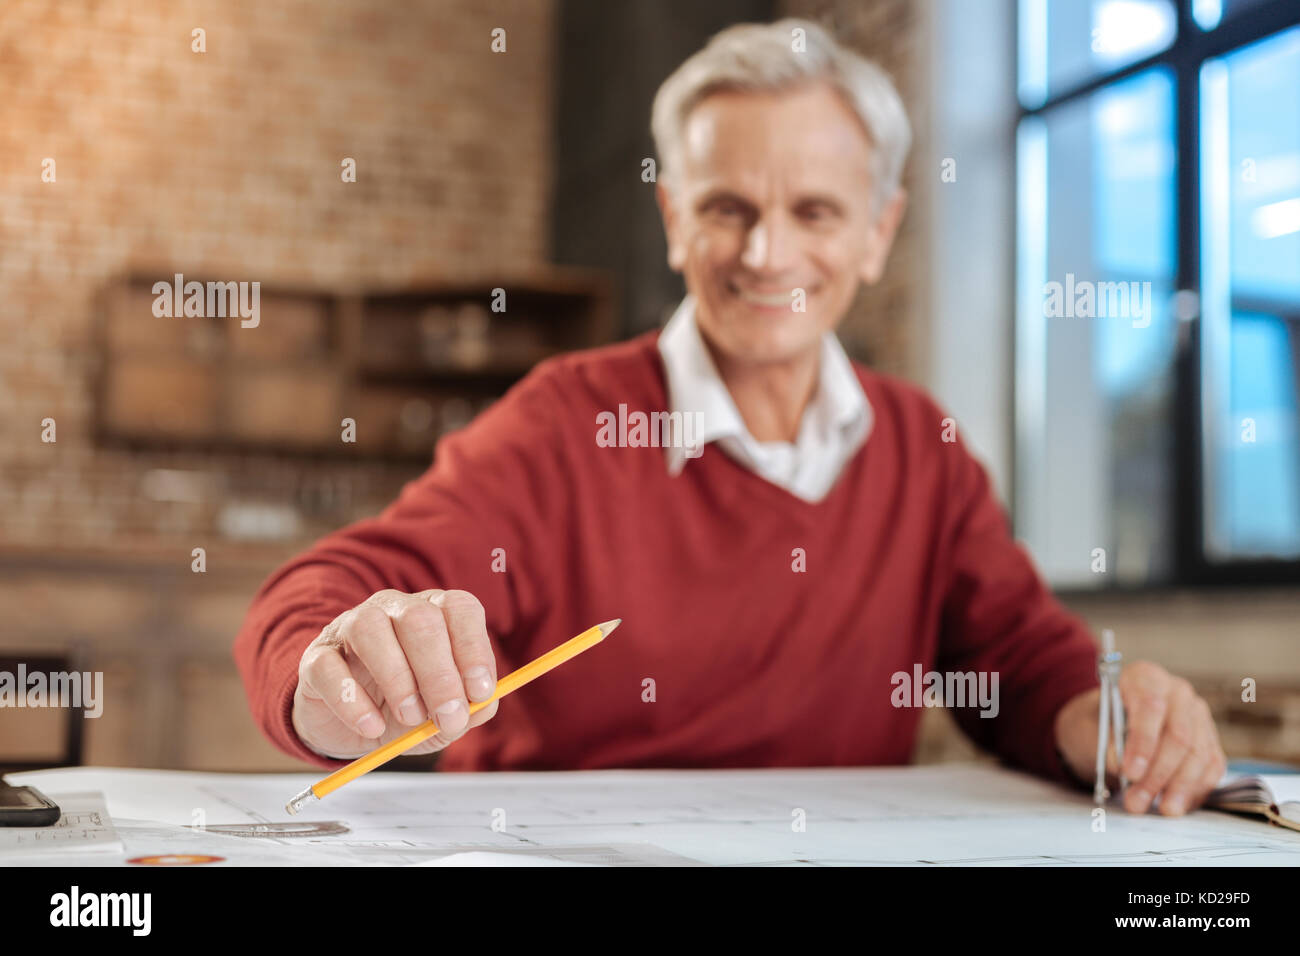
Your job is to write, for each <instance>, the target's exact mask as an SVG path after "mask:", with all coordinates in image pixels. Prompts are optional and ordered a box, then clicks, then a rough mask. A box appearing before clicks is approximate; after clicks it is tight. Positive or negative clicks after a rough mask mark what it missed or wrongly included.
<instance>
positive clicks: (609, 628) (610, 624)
mask: <svg viewBox="0 0 1300 956" xmlns="http://www.w3.org/2000/svg"><path fill="white" fill-rule="evenodd" d="M622 623H623V619H622V618H621V617H616V618H614V620H612V621H606V622H605V623H604V624H598V625H597V627H599V628H600V638H601V640H604V639H605V638H607V637H609V635H611V634H613V633H614V628H616V627H618V626H619V625H620V624H622Z"/></svg>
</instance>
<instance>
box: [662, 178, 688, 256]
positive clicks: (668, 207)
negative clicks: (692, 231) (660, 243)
mask: <svg viewBox="0 0 1300 956" xmlns="http://www.w3.org/2000/svg"><path fill="white" fill-rule="evenodd" d="M655 201H656V202H657V203H658V204H659V215H660V216H662V217H663V221H664V237H665V238H666V239H667V240H668V266H669V268H671V269H672V270H673V271H674V272H681V271H682V268H683V267H684V266H685V265H686V250H685V249H684V248H682V244H681V237H680V236H678V234H677V233H678V226H679V221H678V218H677V210H676V209H675V208H674V207H673V196H672V193H670V192H669V191H668V187H666V186H665V185H664V184H663V181H662V180H660V181H659V182H656V183H655Z"/></svg>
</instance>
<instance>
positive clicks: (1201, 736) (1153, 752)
mask: <svg viewBox="0 0 1300 956" xmlns="http://www.w3.org/2000/svg"><path fill="white" fill-rule="evenodd" d="M1119 690H1120V696H1121V697H1122V698H1123V700H1124V712H1125V713H1124V717H1125V722H1124V726H1125V729H1126V730H1127V731H1128V736H1127V739H1126V740H1125V742H1124V767H1123V770H1124V774H1125V776H1127V777H1128V783H1129V787H1128V793H1127V794H1126V795H1125V797H1124V809H1126V810H1128V811H1129V812H1130V813H1146V811H1147V809H1148V808H1149V807H1150V806H1151V804H1152V802H1153V801H1154V800H1155V798H1156V797H1159V798H1160V812H1161V813H1163V814H1165V815H1166V816H1179V815H1180V814H1183V813H1186V812H1187V811H1188V810H1192V809H1195V808H1196V807H1197V806H1199V805H1200V804H1201V802H1202V801H1204V800H1205V797H1206V796H1207V795H1208V794H1209V792H1210V791H1211V790H1213V789H1214V787H1215V786H1216V785H1217V784H1218V782H1219V780H1220V778H1222V776H1223V771H1224V769H1225V768H1226V767H1227V764H1228V758H1227V757H1226V756H1225V755H1224V753H1223V747H1222V746H1220V744H1219V732H1218V730H1216V729H1215V726H1214V720H1213V718H1212V717H1211V716H1210V708H1209V705H1207V704H1206V703H1205V701H1204V700H1203V699H1201V698H1200V697H1199V696H1197V694H1196V692H1195V691H1194V690H1192V685H1191V684H1189V683H1188V682H1187V681H1185V680H1183V679H1182V678H1181V677H1175V676H1173V675H1172V674H1170V673H1169V672H1168V671H1166V670H1165V669H1164V668H1163V667H1161V666H1160V665H1158V664H1153V663H1151V662H1150V661H1135V662H1134V663H1132V664H1130V665H1129V666H1128V667H1125V668H1124V669H1123V671H1121V672H1120V676H1119ZM1099 694H1100V692H1099V691H1098V690H1096V689H1094V690H1090V691H1087V692H1085V693H1083V694H1079V695H1078V696H1077V697H1074V698H1073V699H1071V700H1070V701H1069V702H1068V703H1067V704H1066V705H1065V706H1064V707H1062V708H1061V710H1060V712H1059V713H1058V714H1057V715H1056V745H1057V747H1058V748H1059V749H1060V751H1061V756H1062V757H1064V758H1065V762H1066V763H1067V764H1068V765H1069V767H1070V769H1071V771H1073V773H1074V774H1075V776H1077V777H1079V778H1080V779H1081V780H1086V781H1091V780H1093V779H1095V777H1096V773H1097V704H1098V699H1099ZM1113 726H1114V724H1113V722H1112V727H1113ZM1119 770H1120V767H1119V764H1118V762H1117V761H1116V758H1115V745H1114V741H1113V740H1112V742H1111V747H1110V752H1109V753H1108V754H1107V756H1106V771H1107V775H1108V776H1109V777H1111V778H1115V777H1117V776H1118V773H1119Z"/></svg>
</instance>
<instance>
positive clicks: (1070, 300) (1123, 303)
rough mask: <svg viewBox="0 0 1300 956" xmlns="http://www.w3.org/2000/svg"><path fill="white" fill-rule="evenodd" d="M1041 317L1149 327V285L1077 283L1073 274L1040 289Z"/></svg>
mask: <svg viewBox="0 0 1300 956" xmlns="http://www.w3.org/2000/svg"><path fill="white" fill-rule="evenodd" d="M1043 315H1044V316H1045V317H1046V318H1049V319H1060V318H1066V319H1074V318H1080V319H1132V320H1133V328H1135V329H1145V328H1146V327H1147V326H1148V325H1150V324H1151V283H1150V282H1091V281H1089V280H1087V279H1083V280H1080V281H1076V280H1075V278H1074V273H1073V272H1067V273H1066V274H1065V282H1064V283H1061V282H1049V283H1047V284H1046V285H1045V286H1043Z"/></svg>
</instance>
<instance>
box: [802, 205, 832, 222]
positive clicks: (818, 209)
mask: <svg viewBox="0 0 1300 956" xmlns="http://www.w3.org/2000/svg"><path fill="white" fill-rule="evenodd" d="M799 215H800V217H801V218H802V219H803V220H804V221H806V222H825V221H827V220H829V219H832V218H834V216H835V213H834V210H832V209H831V208H830V207H829V206H825V205H822V204H820V203H819V204H817V205H814V206H804V207H803V208H802V209H801V210H799Z"/></svg>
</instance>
